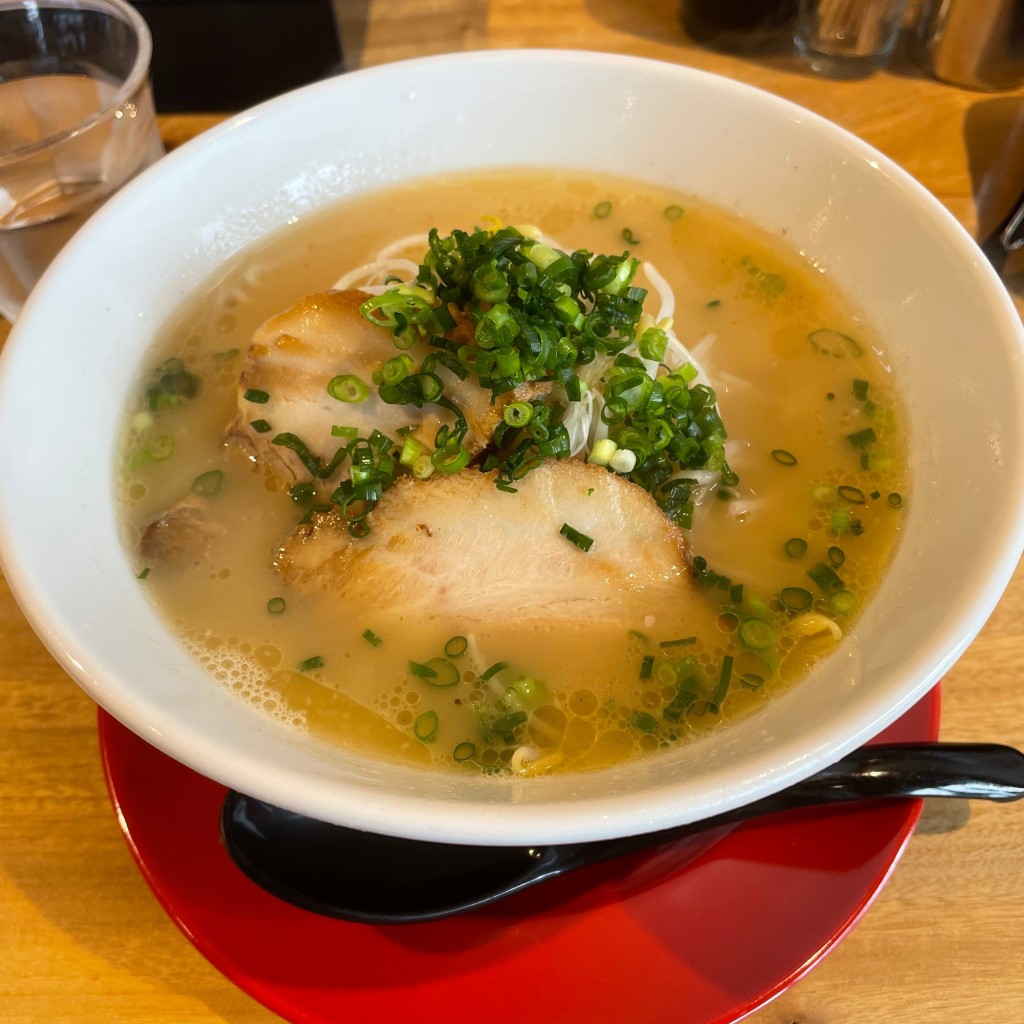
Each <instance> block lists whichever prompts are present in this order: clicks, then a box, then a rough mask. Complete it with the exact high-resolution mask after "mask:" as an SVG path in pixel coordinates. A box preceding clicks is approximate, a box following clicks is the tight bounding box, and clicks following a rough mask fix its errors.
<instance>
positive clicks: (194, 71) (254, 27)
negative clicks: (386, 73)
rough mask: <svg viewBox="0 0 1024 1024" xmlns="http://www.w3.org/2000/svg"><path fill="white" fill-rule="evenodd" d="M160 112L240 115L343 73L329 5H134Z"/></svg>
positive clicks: (251, 1)
mask: <svg viewBox="0 0 1024 1024" xmlns="http://www.w3.org/2000/svg"><path fill="white" fill-rule="evenodd" d="M131 2H132V5H133V6H134V7H135V8H136V9H137V10H138V11H139V13H140V14H141V15H142V16H143V17H144V18H145V19H146V23H147V24H148V25H149V28H150V31H151V32H152V34H153V61H152V81H153V97H154V100H155V103H156V108H157V110H158V111H159V112H160V113H163V114H169V113H174V112H176V111H189V112H194V113H203V112H221V111H234V110H242V109H244V108H245V107H249V106H252V105H253V104H254V103H260V102H262V101H263V100H266V99H269V98H270V97H271V96H277V95H278V94H280V93H282V92H287V91H288V90H289V89H295V88H297V87H298V86H300V85H306V84H308V83H309V82H314V81H316V80H317V79H320V78H325V77H327V76H328V75H333V74H338V73H339V72H341V71H343V70H344V65H343V59H342V50H341V40H340V39H339V36H338V29H337V25H336V23H335V19H334V8H333V5H332V3H331V0H131Z"/></svg>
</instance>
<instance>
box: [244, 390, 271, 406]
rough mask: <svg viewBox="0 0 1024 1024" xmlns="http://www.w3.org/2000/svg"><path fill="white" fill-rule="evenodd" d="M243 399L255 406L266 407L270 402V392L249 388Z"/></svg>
mask: <svg viewBox="0 0 1024 1024" xmlns="http://www.w3.org/2000/svg"><path fill="white" fill-rule="evenodd" d="M242 397H243V398H244V399H245V400H246V401H247V402H252V403H253V404H254V405H266V404H267V402H269V401H270V394H269V392H266V391H260V389H259V388H247V389H246V391H245V393H244V394H243V395H242Z"/></svg>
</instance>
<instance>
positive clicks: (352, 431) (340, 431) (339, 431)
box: [331, 426, 359, 437]
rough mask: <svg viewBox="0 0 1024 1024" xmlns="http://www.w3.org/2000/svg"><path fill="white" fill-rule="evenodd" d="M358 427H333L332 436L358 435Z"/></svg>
mask: <svg viewBox="0 0 1024 1024" xmlns="http://www.w3.org/2000/svg"><path fill="white" fill-rule="evenodd" d="M358 436H359V428H358V427H338V426H333V427H331V437H358Z"/></svg>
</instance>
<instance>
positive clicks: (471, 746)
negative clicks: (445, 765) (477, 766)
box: [452, 740, 476, 764]
mask: <svg viewBox="0 0 1024 1024" xmlns="http://www.w3.org/2000/svg"><path fill="white" fill-rule="evenodd" d="M473 757H476V744H475V743H470V742H469V740H463V741H462V742H461V743H456V744H455V749H454V750H453V751H452V758H453V760H455V761H457V762H458V763H459V764H461V763H462V762H463V761H468V760H469V759H470V758H473Z"/></svg>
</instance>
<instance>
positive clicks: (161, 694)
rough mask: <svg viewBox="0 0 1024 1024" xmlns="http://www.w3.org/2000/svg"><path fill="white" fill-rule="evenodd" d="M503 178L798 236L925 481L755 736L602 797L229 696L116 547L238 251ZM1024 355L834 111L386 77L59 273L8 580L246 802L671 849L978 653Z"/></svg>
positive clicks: (52, 289) (373, 76)
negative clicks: (388, 193)
mask: <svg viewBox="0 0 1024 1024" xmlns="http://www.w3.org/2000/svg"><path fill="white" fill-rule="evenodd" d="M512 165H527V166H542V167H549V168H551V169H552V171H553V173H557V169H558V168H574V169H593V170H595V171H601V172H609V173H615V174H620V175H630V176H634V177H638V178H643V179H645V180H648V181H650V182H653V183H657V184H664V185H671V186H674V187H677V188H678V189H680V190H683V191H686V192H691V193H696V194H698V195H700V196H703V197H705V198H706V199H708V200H711V201H712V202H715V203H718V204H720V205H722V206H725V207H728V208H729V209H731V210H733V211H736V212H738V213H739V214H741V215H742V216H744V217H746V218H749V219H750V220H751V221H752V222H754V223H756V224H759V225H761V226H763V227H765V228H768V229H769V230H773V231H781V230H782V229H786V231H787V238H788V240H789V242H790V244H792V245H793V246H795V247H796V248H799V249H801V250H803V251H805V252H806V253H808V254H809V255H811V256H812V257H813V258H814V259H815V260H817V261H818V262H820V263H821V264H822V265H823V266H825V267H826V268H827V269H828V271H829V273H830V274H831V275H832V276H833V278H834V280H835V281H836V282H838V284H839V285H840V286H841V287H842V288H843V289H844V290H845V291H846V292H847V293H848V295H849V296H851V297H852V299H853V300H854V301H855V302H856V303H858V304H859V305H860V306H861V307H862V309H863V310H864V311H865V313H866V314H867V318H868V320H869V321H870V322H871V323H872V324H873V325H874V326H875V327H876V328H877V329H878V330H879V331H880V333H881V336H882V337H883V338H884V339H885V340H886V342H887V344H888V349H889V353H890V355H891V357H892V362H893V363H894V364H895V372H896V374H897V376H898V380H899V382H900V384H901V385H902V391H903V395H904V398H905V400H906V403H907V407H908V410H909V415H910V419H911V428H912V438H911V443H912V450H913V481H912V487H911V489H910V494H911V500H910V503H909V506H908V508H907V511H906V516H907V518H906V530H905V538H904V540H903V542H902V545H901V547H900V549H899V551H898V553H897V555H896V558H895V562H894V564H893V566H892V570H891V571H890V573H889V575H888V578H887V580H886V582H885V583H884V584H883V586H882V587H881V589H880V590H879V591H878V593H877V594H876V595H875V597H874V598H873V600H872V601H871V603H870V605H869V606H868V607H867V609H866V610H865V612H864V614H863V615H862V617H861V618H860V620H859V622H858V623H857V626H856V628H855V630H854V631H853V633H852V635H851V636H850V637H849V638H848V639H847V640H846V641H844V643H843V645H842V648H841V649H840V651H839V652H838V653H837V654H835V655H834V656H833V657H832V658H831V659H829V660H828V661H827V662H826V663H825V664H824V665H822V666H821V667H820V668H819V669H817V670H816V671H815V672H813V674H812V675H811V676H810V677H809V678H808V679H807V680H806V681H804V682H803V683H801V684H800V685H799V686H798V687H796V688H794V689H793V690H792V691H790V692H788V693H786V694H784V695H782V696H781V697H779V698H778V699H776V700H775V701H774V702H772V703H769V705H768V706H766V707H765V708H764V710H763V711H761V712H759V713H758V714H756V715H753V716H751V717H749V718H747V719H746V720H744V721H740V722H738V723H736V724H734V725H732V726H731V727H730V728H728V729H723V730H721V731H719V732H717V733H715V734H714V735H712V736H711V737H709V738H707V739H705V740H703V741H701V742H699V743H696V744H693V745H691V746H689V747H684V748H682V749H680V750H678V751H676V752H672V753H669V754H666V755H664V756H661V757H659V758H657V759H654V760H651V761H648V762H645V763H640V764H631V765H626V766H622V767H618V768H614V769H611V770H607V771H604V772H600V773H593V774H588V775H582V776H565V777H555V778H544V779H534V780H528V781H522V780H514V779H512V780H503V779H494V778H478V777H466V776H453V777H450V778H449V777H445V776H439V775H436V774H424V773H421V772H417V771H415V770H412V769H406V768H402V767H392V766H387V765H383V764H379V763H374V762H369V761H366V760H363V759H360V758H358V757H355V756H353V755H346V754H344V753H340V752H338V751H328V750H325V749H323V748H321V747H319V746H318V745H316V744H314V743H311V742H308V741H305V740H303V739H302V738H301V737H299V736H297V735H296V734H295V733H293V732H290V731H287V730H285V729H284V728H283V727H278V726H276V725H275V724H274V723H273V722H271V721H270V720H269V719H266V718H263V717H261V716H260V715H259V714H258V713H257V712H255V711H252V710H250V709H249V708H248V707H247V706H246V705H244V704H243V703H242V702H240V701H238V700H237V699H236V698H234V697H232V696H231V695H230V694H229V693H228V692H227V691H226V690H225V689H224V688H223V687H222V686H220V685H219V684H217V683H216V682H214V681H212V680H211V679H209V678H208V677H207V676H206V675H205V674H204V673H203V671H202V670H200V668H199V667H198V666H197V665H196V664H195V663H193V661H192V660H191V659H190V658H189V657H188V656H187V655H186V654H185V653H184V651H183V650H182V649H181V648H180V647H179V645H178V644H177V642H176V641H175V640H174V639H173V637H172V636H171V635H170V634H169V632H168V630H167V628H166V627H165V625H164V623H163V622H162V621H161V619H160V618H159V617H158V616H157V614H156V613H155V612H154V609H153V608H152V606H151V605H150V603H149V602H148V600H147V599H146V597H145V595H144V593H143V590H142V588H140V587H139V586H138V584H137V583H136V581H135V578H134V576H133V573H132V570H131V568H130V565H129V560H128V558H127V556H126V553H125V551H124V550H123V548H122V545H121V543H120V540H119V537H118V527H117V510H116V508H115V504H114V487H113V481H114V469H113V467H114V460H113V455H114V448H115V440H116V437H117V433H118V430H119V427H120V424H121V421H122V417H123V415H124V411H125V409H126V405H127V396H128V394H129V390H130V389H131V387H132V386H133V385H134V383H135V381H136V380H137V378H138V375H139V372H140V367H141V365H142V361H143V358H144V356H145V354H146V352H147V350H148V348H149V347H150V344H151V342H152V341H153V339H154V337H155V336H156V334H157V333H158V331H159V329H160V327H161V325H162V324H163V323H164V322H165V321H166V320H167V318H168V317H169V316H171V314H173V313H174V311H175V309H176V308H177V307H178V305H179V303H180V302H181V301H182V300H183V299H184V298H185V297H186V296H188V295H189V294H190V293H191V292H192V291H193V290H194V289H196V288H198V287H199V286H201V285H202V284H203V282H205V281H206V280H207V279H208V278H209V276H210V275H211V273H212V272H213V271H214V270H215V269H216V268H217V267H218V265H219V264H221V263H222V262H223V261H224V260H226V259H228V258H229V257H230V256H231V255H232V254H234V253H235V252H237V251H238V250H239V249H242V248H244V247H246V246H249V245H250V244H252V243H253V242H255V241H256V240H258V239H260V238H261V237H263V236H264V235H266V234H267V233H268V232H272V231H274V230H275V229H277V228H278V227H280V226H281V225H283V224H284V223H285V222H286V221H287V220H288V219H289V218H292V217H307V216H311V215H314V214H315V213H316V211H317V210H319V209H321V208H323V207H325V206H329V205H331V204H334V203H336V202H337V201H338V200H340V199H342V198H344V197H346V196H352V195H356V194H359V193H361V192H363V191H365V190H368V189H373V188H376V187H378V186H380V185H384V184H390V183H393V182H398V181H401V180H403V179H406V178H410V177H416V176H421V175H424V174H430V173H440V172H444V171H450V170H460V169H467V168H474V167H478V168H487V167H502V166H512ZM1021 356H1022V331H1021V325H1020V322H1019V320H1018V318H1017V315H1016V313H1015V312H1014V309H1013V307H1012V305H1011V303H1010V301H1009V299H1008V297H1007V295H1006V294H1005V292H1004V290H1003V288H1002V286H1001V285H1000V282H999V280H998V278H997V277H996V275H995V274H994V273H993V272H992V271H991V270H990V268H989V267H988V265H987V264H986V263H985V261H984V259H983V258H982V256H981V254H980V253H979V251H978V250H977V248H975V246H974V245H973V243H972V242H971V240H970V239H969V238H968V236H967V235H966V234H965V233H964V232H963V231H962V230H961V228H960V227H959V226H958V225H957V224H956V222H955V221H954V220H953V219H952V218H951V217H950V216H949V215H948V214H947V213H946V211H945V210H944V209H943V208H942V207H941V206H940V205H939V203H938V202H936V201H935V199H933V198H932V197H931V196H930V195H929V194H928V193H927V192H926V191H925V190H924V189H923V188H921V187H920V186H919V185H917V184H916V183H915V182H914V181H913V180H911V179H910V178H909V177H908V176H907V175H906V174H905V173H903V172H902V171H901V170H900V169H899V168H898V167H896V166H894V165H893V164H892V163H891V162H890V161H888V160H887V159H886V158H885V157H883V156H881V155H880V154H879V153H877V152H875V151H874V150H872V149H870V148H869V147H868V146H866V145H865V144H864V143H862V142H860V141H858V140H857V139H856V138H854V137H852V136H850V135H848V134H847V133H845V132H843V131H842V130H840V129H839V128H836V127H835V126H834V125H832V124H829V123H827V122H825V121H823V120H821V119H820V118H818V117H816V116H814V115H813V114H810V113H808V112H806V111H804V110H801V109H799V108H797V107H795V106H792V105H791V104H789V103H786V102H784V101H782V100H780V99H777V98H775V97H772V96H770V95H767V94H765V93H761V92H758V91H756V90H753V89H751V88H748V87H746V86H743V85H740V84H737V83H735V82H732V81H729V80H726V79H722V78H716V77H711V76H709V75H706V74H703V73H700V72H697V71H692V70H688V69H686V68H681V67H676V66H673V65H668V64H660V63H654V62H650V61H642V60H636V59H631V58H625V57H614V56H607V55H597V54H585V53H563V52H554V51H546V52H530V51H520V52H509V53H496V52H491V53H482V54H465V55H459V56H448V57H439V58H430V59H426V60H420V61H413V62H408V63H403V64H393V65H388V66H385V67H381V68H375V69H372V70H368V71H361V72H357V73H355V74H351V75H346V76H344V77H341V78H336V79H333V80H330V81H326V82H323V83H320V84H317V85H314V86H311V87H309V88H307V89H303V90H301V91H299V92H297V93H294V94H291V95H288V96H284V97H282V98H280V99H277V100H274V101H272V102H270V103H267V104H265V105H263V106H261V107H259V108H257V109H256V110H254V111H251V112H249V113H245V114H242V115H240V116H238V117H236V118H234V119H233V120H231V121H229V122H228V123H227V124H225V125H223V126H221V127H220V128H218V129H216V130H214V131H212V132H209V133H208V134H206V135H204V136H202V137H201V138H199V139H198V140H196V141H194V142H192V143H190V144H189V145H187V146H184V147H183V148H182V149H180V150H179V151H178V152H176V153H173V154H171V155H170V156H168V157H167V158H166V159H164V160H162V161H161V162H160V163H159V164H158V165H157V166H156V167H154V168H153V169H151V170H150V171H148V172H147V173H146V174H145V175H144V176H143V177H142V178H141V179H140V180H139V181H138V182H136V183H135V184H133V185H131V186H130V187H128V188H127V189H125V190H124V192H123V193H122V194H120V195H118V196H117V197H116V198H115V199H114V200H113V201H112V202H111V203H110V204H109V205H108V206H107V207H106V208H105V209H104V210H102V211H101V212H100V214H99V215H98V216H96V217H95V218H94V219H93V220H92V221H91V222H90V223H89V224H88V225H87V226H86V227H85V228H84V229H83V230H82V232H81V233H80V234H79V235H78V236H77V237H76V238H75V239H74V241H73V242H72V243H71V245H70V246H69V247H68V248H67V249H66V251H65V252H64V253H63V254H62V256H61V257H60V258H59V260H58V261H57V263H56V264H55V265H54V266H53V268H52V269H51V270H50V271H49V273H48V274H47V275H46V277H45V279H44V280H43V282H42V283H41V284H40V286H39V288H38V290H37V291H36V293H35V294H34V295H33V296H32V297H31V299H30V300H29V302H28V304H27V306H26V307H25V311H24V314H23V316H22V318H21V319H20V320H19V322H18V324H17V326H16V328H15V330H14V332H13V334H12V335H11V338H10V340H9V341H8V343H7V347H6V351H5V352H4V355H3V360H2V365H0V439H2V444H0V550H2V556H3V567H4V571H5V573H6V575H7V578H8V580H9V582H10V585H11V587H12V589H13V590H14V592H15V595H16V596H17V599H18V601H19V602H20V603H21V606H22V607H23V609H24V611H25V613H26V615H27V616H28V618H29V620H30V621H31V623H32V625H33V627H34V628H35V629H36V631H37V632H38V633H39V635H40V636H41V637H42V639H43V640H44V642H45V643H46V644H47V645H48V647H49V648H50V650H51V651H52V652H53V654H54V655H55V657H56V658H57V659H58V660H59V661H60V662H61V664H62V665H63V666H64V667H65V668H66V669H67V671H68V672H69V673H70V674H71V675H72V676H73V677H74V678H75V679H76V680H77V681H78V682H79V683H80V684H81V685H82V686H83V687H84V688H85V689H86V690H87V691H88V692H89V694H91V695H92V697H93V698H94V699H95V700H96V701H97V702H98V703H100V704H102V705H103V706H104V707H105V708H107V709H108V710H109V711H111V712H112V713H113V714H114V715H115V716H116V717H117V718H119V719H120V720H121V721H122V722H124V723H125V724H126V725H128V726H129V727H130V728H132V729H133V730H135V731H136V732H138V733H139V734H140V735H141V736H143V737H144V738H145V739H146V740H148V741H149V742H150V743H153V744H154V745H156V746H157V747H159V748H160V749H162V750H164V751H166V752H167V753H169V754H171V755H173V756H174V757H176V758H178V759H179V760H181V761H183V762H185V763H186V764H188V765H191V766H192V767H193V768H195V769H197V770H198V771H200V772H202V773H203V774H205V775H208V776H211V777H212V778H214V779H217V780H219V781H220V782H223V783H226V784H227V785H229V786H232V787H235V788H237V789H240V790H242V791H245V792H247V793H250V794H252V795H255V796H258V797H261V798H263V799H266V800H269V801H272V802H274V803H277V804H280V805H283V806H286V807H289V808H292V809H295V810H298V811H302V812H305V813H308V814H311V815H315V816H317V817H320V818H323V819H326V820H330V821H337V822H343V823H347V824H351V825H355V826H358V827H363V828H368V829H374V830H378V831H381V832H386V833H395V834H404V835H408V836H412V837H419V838H436V839H445V840H453V841H462V842H490V843H517V842H522V841H524V840H529V841H532V842H558V841H568V840H579V839H589V838H598V837H605V836H613V835H620V834H627V833H634V832H641V831H646V830H652V829H656V828H660V827H664V826H668V825H671V824H675V823H679V822H684V821H688V820H693V819H697V818H700V817H703V816H706V815H709V814H711V813H714V812H717V811H721V810H725V809H728V808H731V807H733V806H736V805H739V804H742V803H745V802H747V801H749V800H752V799H754V798H756V797H760V796H762V795H764V794H766V793H768V792H770V791H773V790H776V789H779V788H781V787H782V786H785V785H787V784H789V783H792V782H794V781H796V780H798V779H800V778H802V777H804V776H806V775H808V774H810V773H811V772H813V771H814V770H815V769H817V768H820V767H822V766H824V765H825V764H827V763H829V762H831V761H833V760H835V759H836V758H837V757H839V756H840V755H842V754H843V753H845V752H846V751H847V750H849V749H851V748H853V747H855V746H857V745H859V744H861V743H863V742H864V741H866V740H868V739H870V738H871V737H872V736H873V735H875V734H876V733H877V732H879V731H880V730H881V729H882V728H883V727H884V726H885V725H887V724H888V723H889V722H891V721H892V720H894V719H895V718H896V717H897V716H899V715H900V714H901V713H902V712H903V711H904V710H906V709H907V708H908V707H909V706H910V705H912V704H913V703H914V702H915V701H916V700H918V699H919V698H920V697H921V696H922V694H924V693H925V692H926V691H927V690H928V689H929V688H930V687H931V686H933V685H934V684H935V683H936V682H937V681H938V680H939V678H940V677H941V676H942V674H943V673H944V672H945V671H946V670H947V669H948V668H949V667H950V665H952V664H953V662H954V661H955V660H956V658H957V657H958V656H959V655H960V654H961V653H962V652H963V650H964V649H965V648H966V646H967V645H968V644H969V643H970V641H971V639H972V638H973V637H974V635H975V634H976V633H977V631H978V629H979V628H980V627H981V625H982V624H983V623H984V621H985V619H986V618H987V616H988V615H989V613H990V612H991V610H992V608H993V607H994V605H995V604H996V602H997V600H998V598H999V595H1000V594H1001V593H1002V591H1003V588H1004V587H1005V585H1006V583H1007V582H1008V580H1009V578H1010V574H1011V572H1012V571H1013V568H1014V566H1015V563H1016V561H1017V558H1018V556H1019V554H1020V551H1021V548H1022V544H1024V534H1022V508H1024V501H1022V496H1024V495H1022V488H1024V460H1022V459H1021V458H1020V456H1019V453H1020V452H1021V450H1024V368H1022V359H1021ZM979 699H981V698H980V696H979ZM993 713H994V714H995V715H998V709H993Z"/></svg>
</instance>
